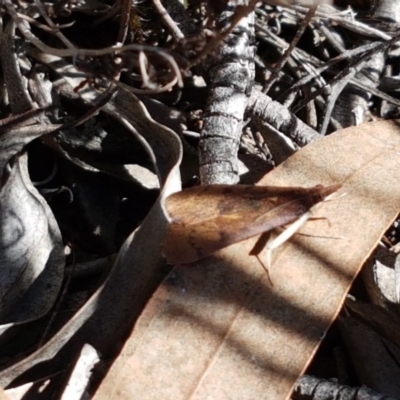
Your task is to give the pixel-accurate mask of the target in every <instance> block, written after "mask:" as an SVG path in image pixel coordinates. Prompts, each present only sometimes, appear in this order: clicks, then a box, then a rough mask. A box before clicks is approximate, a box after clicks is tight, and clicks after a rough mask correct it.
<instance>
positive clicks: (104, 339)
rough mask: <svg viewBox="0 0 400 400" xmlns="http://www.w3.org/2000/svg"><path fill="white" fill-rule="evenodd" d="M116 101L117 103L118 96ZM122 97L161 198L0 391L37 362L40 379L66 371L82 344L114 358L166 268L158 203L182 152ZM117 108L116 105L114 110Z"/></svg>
mask: <svg viewBox="0 0 400 400" xmlns="http://www.w3.org/2000/svg"><path fill="white" fill-rule="evenodd" d="M116 97H117V100H119V99H120V97H119V96H118V95H117V96H116ZM121 97H122V99H124V100H125V101H124V104H125V107H126V109H125V113H126V114H129V115H126V118H127V119H129V121H130V123H131V124H132V126H133V127H134V128H136V129H137V131H138V132H137V134H138V135H142V136H143V140H145V141H146V142H147V143H148V144H149V146H151V148H153V149H154V159H155V162H156V164H157V168H156V169H157V171H159V174H160V175H159V179H160V181H161V182H162V183H163V185H162V191H161V194H160V197H159V198H158V200H157V202H156V203H155V204H154V206H153V208H152V210H151V211H150V213H149V214H148V215H147V217H146V219H145V220H144V221H143V223H142V224H141V226H140V227H139V228H138V229H137V230H136V231H135V232H134V233H132V234H131V235H130V236H129V237H128V239H127V240H126V241H125V243H124V244H123V246H122V247H121V249H120V252H119V254H118V258H117V260H116V262H115V265H114V267H113V269H112V271H111V272H110V274H109V276H108V278H107V280H106V281H105V282H104V284H103V285H102V286H101V287H100V288H99V289H98V290H97V291H96V292H95V293H94V294H93V295H92V296H91V298H90V299H89V300H88V301H87V302H86V304H85V305H84V306H83V307H82V308H81V309H80V310H79V311H78V313H77V314H76V315H75V316H74V317H73V318H72V319H71V320H70V321H69V322H68V323H67V324H66V325H65V326H64V327H63V328H62V329H61V330H60V331H59V332H58V333H57V334H56V335H55V336H54V337H53V338H51V339H50V340H49V341H48V342H47V343H46V344H45V345H44V346H43V347H41V348H40V349H39V350H38V351H36V352H34V353H33V354H31V355H30V356H29V357H27V358H26V359H24V360H22V361H21V362H19V363H17V364H15V365H13V366H11V367H9V368H7V369H5V370H3V371H2V372H1V373H0V385H2V386H7V385H9V384H10V383H11V382H12V381H13V380H15V379H16V378H17V377H18V376H20V375H22V374H23V373H24V372H26V371H27V370H29V369H30V368H32V367H34V366H36V365H37V364H38V363H41V368H40V372H41V373H42V374H43V375H42V376H46V374H51V373H53V372H54V370H55V369H56V368H59V369H63V368H65V363H66V362H67V360H71V358H72V357H74V355H75V354H76V353H77V352H78V351H80V349H81V348H82V344H83V343H89V344H91V345H92V346H93V347H95V348H96V350H97V351H98V352H99V353H101V354H102V356H103V357H105V358H109V357H112V356H113V355H114V352H115V351H117V350H119V349H120V348H119V347H118V346H119V344H120V342H121V341H122V339H124V338H125V337H126V336H127V335H128V332H129V331H130V329H131V328H132V324H133V322H134V321H135V320H136V318H137V316H138V315H139V313H140V311H141V310H142V308H143V305H144V303H145V301H147V299H148V298H149V296H150V294H151V293H152V292H153V291H154V289H155V288H154V285H155V284H156V283H155V282H154V277H155V276H157V275H158V274H159V273H160V270H161V269H162V268H163V267H164V265H163V263H162V262H160V261H161V260H162V256H161V253H160V246H159V244H160V241H161V238H162V237H163V235H164V232H165V229H166V226H167V224H168V221H167V218H166V215H165V213H164V210H163V208H162V205H161V203H162V202H163V201H164V199H165V197H166V196H168V195H169V194H171V193H173V192H175V191H177V190H179V189H180V175H179V163H180V160H181V157H182V147H181V143H180V141H179V138H178V137H177V135H176V134H175V133H174V132H173V131H171V130H170V129H168V128H166V127H165V126H163V125H161V124H159V123H157V122H155V121H154V120H153V119H152V118H151V117H150V116H149V114H148V112H147V110H146V109H145V107H144V106H143V104H142V103H141V102H140V101H139V100H137V99H136V97H135V96H133V95H131V94H128V95H123V94H121ZM129 101H130V104H129ZM117 106H118V102H117V104H116V105H114V107H117ZM46 361H47V364H46V366H47V369H46V367H45V365H44V364H45V362H46Z"/></svg>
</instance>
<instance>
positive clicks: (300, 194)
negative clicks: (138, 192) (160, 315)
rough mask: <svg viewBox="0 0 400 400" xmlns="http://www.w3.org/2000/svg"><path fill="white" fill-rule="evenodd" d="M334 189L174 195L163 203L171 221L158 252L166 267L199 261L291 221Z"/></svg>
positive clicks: (213, 188)
mask: <svg viewBox="0 0 400 400" xmlns="http://www.w3.org/2000/svg"><path fill="white" fill-rule="evenodd" d="M340 187H341V185H340V184H337V185H332V186H327V187H325V186H322V185H317V186H314V187H310V188H304V187H275V186H252V185H204V186H196V187H193V188H190V189H186V190H183V191H181V192H178V193H174V194H172V195H171V196H169V197H168V198H167V199H166V209H167V212H168V214H169V216H170V220H171V222H170V224H169V226H168V228H167V232H166V234H165V237H164V240H163V242H162V244H161V249H162V253H163V255H164V256H165V257H166V259H167V261H168V263H169V264H185V263H191V262H194V261H197V260H200V259H202V258H204V257H207V256H208V255H210V254H212V253H214V252H215V251H217V250H220V249H223V248H224V247H227V246H229V245H231V244H233V243H238V242H241V241H242V240H245V239H249V238H251V237H253V236H256V235H259V234H261V233H264V232H268V231H271V230H272V229H274V228H278V227H281V226H283V225H286V224H289V223H291V222H293V221H296V220H297V219H299V218H300V217H301V216H302V215H304V214H306V213H307V212H308V211H309V210H310V209H311V207H313V206H314V205H315V204H317V203H319V202H321V201H322V200H324V199H325V198H326V197H327V196H329V195H330V194H332V193H334V192H336V191H337V190H338V189H339V188H340Z"/></svg>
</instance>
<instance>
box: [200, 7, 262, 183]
mask: <svg viewBox="0 0 400 400" xmlns="http://www.w3.org/2000/svg"><path fill="white" fill-rule="evenodd" d="M214 6H215V7H217V5H214ZM220 6H221V5H220ZM237 6H242V7H243V6H244V7H245V6H248V3H242V2H236V1H234V0H233V1H228V2H226V3H225V4H223V7H224V8H223V11H222V12H221V13H220V14H219V15H217V18H216V21H217V27H219V28H220V29H222V31H224V30H225V29H228V28H227V27H229V25H230V24H231V19H232V17H233V16H234V10H235V8H236V7H237ZM253 30H254V12H251V13H249V14H248V15H247V16H245V17H243V18H242V19H241V20H240V21H239V23H238V24H237V25H236V26H235V27H234V29H233V30H232V31H231V32H230V34H229V35H228V36H227V37H226V39H225V40H224V42H223V43H222V44H221V45H220V47H219V49H218V56H217V57H214V58H211V57H210V58H211V59H209V60H207V61H206V62H205V63H204V66H205V67H206V69H207V71H208V74H209V78H210V81H211V85H210V93H209V98H208V101H207V104H206V107H205V110H204V119H203V129H202V132H201V139H200V142H199V153H200V154H199V157H200V180H201V182H202V183H237V181H238V179H239V178H238V166H237V152H238V148H239V140H240V136H241V133H242V127H243V115H244V111H245V109H246V106H247V100H248V96H249V94H250V92H251V85H252V83H253V80H254V52H255V48H254V43H253V40H254V35H253Z"/></svg>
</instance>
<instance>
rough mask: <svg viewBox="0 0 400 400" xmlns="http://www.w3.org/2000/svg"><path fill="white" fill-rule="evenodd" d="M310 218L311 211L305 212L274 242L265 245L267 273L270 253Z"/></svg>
mask: <svg viewBox="0 0 400 400" xmlns="http://www.w3.org/2000/svg"><path fill="white" fill-rule="evenodd" d="M310 217H311V211H307V212H306V213H304V214H303V215H301V216H300V217H299V218H298V219H297V220H296V221H295V222H293V224H292V225H290V226H289V227H288V228H287V229H285V230H284V231H283V232H282V233H281V234H280V235H278V236H277V237H276V238H275V239H274V240H271V241H270V242H268V243H267V246H266V253H267V254H266V257H267V269H268V271H269V270H270V268H271V258H272V251H273V250H274V249H276V248H278V247H279V246H281V245H282V244H283V243H285V242H286V241H287V240H289V239H290V238H291V237H292V236H293V235H294V234H295V233H296V232H297V231H298V230H299V229H300V228H301V227H302V226H303V225H304V224H305V223H306V222H307V221H308V220H309V218H310Z"/></svg>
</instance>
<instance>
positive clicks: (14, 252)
mask: <svg viewBox="0 0 400 400" xmlns="http://www.w3.org/2000/svg"><path fill="white" fill-rule="evenodd" d="M0 209H1V214H0V227H1V230H0V231H1V235H0V265H1V279H0V321H1V322H2V323H3V324H4V323H10V322H23V321H26V320H32V319H36V318H39V317H41V316H42V315H45V314H46V313H47V312H48V311H49V310H50V308H51V307H52V306H53V304H54V301H55V299H56V297H57V295H58V292H59V289H60V286H61V282H62V279H63V269H64V246H63V242H62V238H61V233H60V231H59V229H58V226H57V223H56V221H55V219H54V217H53V214H52V212H51V210H50V208H49V206H48V205H47V203H46V202H45V200H44V199H43V198H42V197H41V195H40V194H39V192H38V191H37V190H36V189H35V187H34V186H33V185H32V183H31V181H30V178H29V174H28V167H27V156H26V154H24V155H21V156H17V157H16V158H15V159H14V161H13V163H12V166H11V171H10V173H9V176H8V177H7V180H6V182H5V184H4V185H3V187H2V188H1V192H0Z"/></svg>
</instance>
